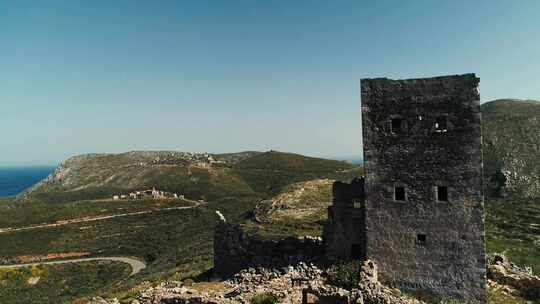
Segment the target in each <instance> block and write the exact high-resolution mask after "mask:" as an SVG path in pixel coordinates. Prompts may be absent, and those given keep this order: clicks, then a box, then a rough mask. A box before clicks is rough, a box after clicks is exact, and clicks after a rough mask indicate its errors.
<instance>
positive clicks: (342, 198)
mask: <svg viewBox="0 0 540 304" xmlns="http://www.w3.org/2000/svg"><path fill="white" fill-rule="evenodd" d="M332 195H333V204H332V206H330V207H329V208H328V220H327V222H326V223H325V226H324V232H323V235H324V242H325V245H326V254H327V255H328V257H329V258H337V259H364V258H365V251H366V248H365V213H364V208H365V198H364V179H363V178H361V179H353V180H352V181H351V183H344V182H340V181H337V182H334V184H333V185H332Z"/></svg>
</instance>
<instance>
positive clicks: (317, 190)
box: [243, 179, 333, 239]
mask: <svg viewBox="0 0 540 304" xmlns="http://www.w3.org/2000/svg"><path fill="white" fill-rule="evenodd" d="M332 183H333V180H330V179H316V180H312V181H307V182H298V183H295V184H292V185H289V186H287V187H285V188H284V189H283V190H282V191H281V192H280V193H278V194H277V195H275V196H274V197H272V198H271V199H268V200H263V201H261V202H259V203H258V204H257V206H256V207H255V208H254V210H253V212H252V214H251V217H250V218H249V219H247V220H246V221H245V222H244V223H243V226H244V228H245V229H246V231H248V232H249V233H250V234H253V235H256V236H258V237H261V238H264V239H267V238H275V239H280V238H284V237H287V236H298V237H302V236H305V235H309V236H321V235H322V228H323V223H324V221H326V218H327V212H326V210H327V208H328V207H329V206H330V205H331V204H332Z"/></svg>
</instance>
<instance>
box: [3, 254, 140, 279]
mask: <svg viewBox="0 0 540 304" xmlns="http://www.w3.org/2000/svg"><path fill="white" fill-rule="evenodd" d="M88 261H113V262H122V263H126V264H129V266H130V267H131V274H130V276H132V275H134V274H137V273H139V272H140V271H141V270H143V269H144V268H146V264H145V263H144V262H143V261H140V260H137V259H134V258H128V257H99V258H81V259H70V260H59V261H48V262H35V263H26V264H14V265H0V269H8V268H23V267H29V266H37V265H55V264H67V263H80V262H88Z"/></svg>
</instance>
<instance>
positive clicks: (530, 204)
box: [486, 197, 540, 274]
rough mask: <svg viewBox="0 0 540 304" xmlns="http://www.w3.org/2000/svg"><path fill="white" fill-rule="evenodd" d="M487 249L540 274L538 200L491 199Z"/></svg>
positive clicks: (488, 215) (489, 203) (488, 213)
mask: <svg viewBox="0 0 540 304" xmlns="http://www.w3.org/2000/svg"><path fill="white" fill-rule="evenodd" d="M486 245H487V250H488V252H489V253H493V252H503V253H505V254H507V255H508V256H509V257H510V259H511V260H512V261H513V262H514V263H516V264H519V265H528V266H531V267H533V271H534V272H535V273H536V274H540V199H523V198H511V197H508V198H504V199H503V198H490V199H488V200H487V202H486Z"/></svg>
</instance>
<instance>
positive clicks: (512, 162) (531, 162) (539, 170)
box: [482, 99, 540, 198]
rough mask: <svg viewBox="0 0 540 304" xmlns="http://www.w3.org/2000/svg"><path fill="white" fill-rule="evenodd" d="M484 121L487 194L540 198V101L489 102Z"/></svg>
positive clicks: (502, 100)
mask: <svg viewBox="0 0 540 304" xmlns="http://www.w3.org/2000/svg"><path fill="white" fill-rule="evenodd" d="M482 122H483V125H482V132H483V149H484V176H485V179H486V188H487V189H486V190H487V194H488V195H495V196H504V195H507V194H513V195H517V196H521V197H528V198H532V197H540V102H538V101H530V100H514V99H501V100H495V101H492V102H488V103H485V104H483V105H482Z"/></svg>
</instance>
